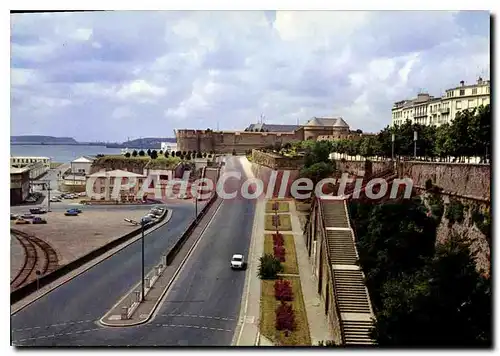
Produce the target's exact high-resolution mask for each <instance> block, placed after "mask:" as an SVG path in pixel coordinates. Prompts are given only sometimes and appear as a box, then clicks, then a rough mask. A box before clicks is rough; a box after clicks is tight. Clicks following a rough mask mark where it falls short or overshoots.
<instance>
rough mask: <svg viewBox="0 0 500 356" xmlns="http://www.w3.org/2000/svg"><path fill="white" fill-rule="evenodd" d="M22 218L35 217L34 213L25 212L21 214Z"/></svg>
mask: <svg viewBox="0 0 500 356" xmlns="http://www.w3.org/2000/svg"><path fill="white" fill-rule="evenodd" d="M21 218H23V219H33V218H34V216H33V214H29V213H24V214H23V215H21Z"/></svg>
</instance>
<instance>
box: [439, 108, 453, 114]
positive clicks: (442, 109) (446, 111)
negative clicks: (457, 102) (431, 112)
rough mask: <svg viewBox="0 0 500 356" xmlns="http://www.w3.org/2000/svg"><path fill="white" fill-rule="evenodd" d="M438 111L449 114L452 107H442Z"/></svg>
mask: <svg viewBox="0 0 500 356" xmlns="http://www.w3.org/2000/svg"><path fill="white" fill-rule="evenodd" d="M438 111H439V112H440V113H441V114H449V113H450V108H441V109H438Z"/></svg>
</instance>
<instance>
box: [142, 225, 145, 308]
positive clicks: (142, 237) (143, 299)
mask: <svg viewBox="0 0 500 356" xmlns="http://www.w3.org/2000/svg"><path fill="white" fill-rule="evenodd" d="M144 224H145V221H144V219H142V220H141V235H142V236H141V257H142V258H141V274H142V278H141V289H142V294H141V302H143V301H144Z"/></svg>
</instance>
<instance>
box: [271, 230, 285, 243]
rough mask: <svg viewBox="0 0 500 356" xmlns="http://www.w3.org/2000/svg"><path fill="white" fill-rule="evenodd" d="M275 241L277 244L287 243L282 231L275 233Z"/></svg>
mask: <svg viewBox="0 0 500 356" xmlns="http://www.w3.org/2000/svg"><path fill="white" fill-rule="evenodd" d="M273 243H274V245H275V246H283V245H284V244H285V239H284V238H283V235H282V234H280V233H277V234H274V235H273Z"/></svg>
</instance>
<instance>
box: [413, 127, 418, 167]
mask: <svg viewBox="0 0 500 356" xmlns="http://www.w3.org/2000/svg"><path fill="white" fill-rule="evenodd" d="M417 140H418V133H417V131H413V158H414V159H415V160H416V159H417Z"/></svg>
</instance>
